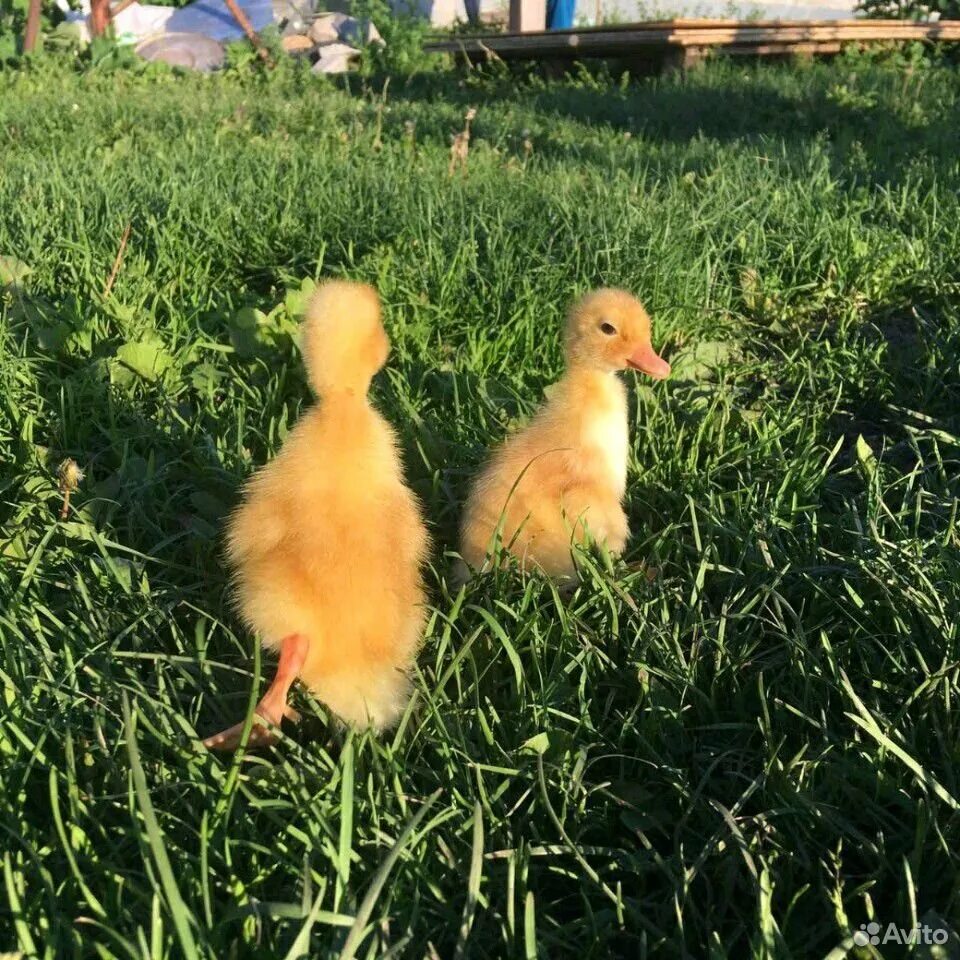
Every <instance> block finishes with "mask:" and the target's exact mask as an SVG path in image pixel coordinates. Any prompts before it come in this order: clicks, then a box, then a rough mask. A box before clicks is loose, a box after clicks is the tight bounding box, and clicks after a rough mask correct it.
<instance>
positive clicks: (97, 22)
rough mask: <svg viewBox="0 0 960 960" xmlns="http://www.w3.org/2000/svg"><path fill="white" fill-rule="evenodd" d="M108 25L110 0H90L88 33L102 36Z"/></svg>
mask: <svg viewBox="0 0 960 960" xmlns="http://www.w3.org/2000/svg"><path fill="white" fill-rule="evenodd" d="M109 25H110V0H90V33H91V35H92V36H94V37H102V36H103V35H104V34H105V33H106V32H107V27H108V26H109Z"/></svg>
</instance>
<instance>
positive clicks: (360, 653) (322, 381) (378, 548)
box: [204, 281, 428, 750]
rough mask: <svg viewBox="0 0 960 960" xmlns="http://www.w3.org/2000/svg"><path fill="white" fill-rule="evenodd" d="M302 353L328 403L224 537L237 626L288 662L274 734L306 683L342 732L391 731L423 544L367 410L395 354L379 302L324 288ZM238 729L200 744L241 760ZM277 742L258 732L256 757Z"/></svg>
mask: <svg viewBox="0 0 960 960" xmlns="http://www.w3.org/2000/svg"><path fill="white" fill-rule="evenodd" d="M302 349H303V357H304V361H305V363H306V368H307V374H308V376H309V379H310V382H311V384H312V386H313V388H314V390H315V391H316V393H317V395H318V397H319V400H320V402H319V403H318V404H317V405H316V406H314V407H313V408H312V409H311V410H309V411H308V412H307V413H306V414H304V415H303V417H301V419H300V421H299V422H298V423H297V425H296V426H295V427H294V429H293V430H292V431H291V433H290V435H289V436H288V437H287V439H286V441H285V442H284V444H283V448H282V449H281V450H280V452H279V453H278V454H277V456H276V458H275V459H274V460H273V461H272V462H271V463H269V464H267V465H266V466H264V467H263V468H262V469H260V470H259V471H258V472H257V473H256V474H255V475H254V476H253V478H252V479H251V480H250V482H249V484H248V485H247V487H246V490H245V494H244V502H243V503H242V504H241V506H240V507H239V508H238V509H237V511H236V512H235V513H234V515H233V516H232V518H231V519H230V521H229V525H228V528H227V554H228V558H229V561H230V563H231V565H232V566H233V567H234V569H235V574H236V587H237V600H238V606H239V609H240V612H241V613H242V615H243V617H244V619H245V620H246V622H247V623H248V624H249V626H250V628H251V629H252V630H254V631H256V632H257V633H258V634H260V636H261V638H262V642H263V644H264V646H265V647H267V648H269V649H271V650H279V652H280V661H279V664H278V667H277V672H276V676H275V677H274V680H273V682H272V683H271V684H270V687H269V689H268V690H267V691H266V693H265V694H264V696H263V698H262V699H261V700H260V703H259V704H258V706H257V708H256V712H257V715H258V716H259V717H260V718H262V719H263V720H266V721H267V722H268V723H270V724H272V725H274V726H279V725H280V721H281V719H282V718H283V716H284V715H286V714H287V713H288V712H289V708H288V707H287V695H288V693H289V690H290V687H291V685H292V684H293V682H294V680H296V679H297V678H299V679H300V680H301V681H303V683H304V684H305V685H306V686H307V687H308V688H309V689H310V690H311V691H312V692H313V693H314V694H315V695H316V696H317V697H318V698H319V699H320V700H321V701H323V702H324V703H325V704H326V705H327V706H328V707H329V708H330V709H331V710H332V711H333V713H335V714H336V715H337V716H339V717H340V718H341V719H342V720H344V721H345V722H347V723H349V724H353V725H358V726H371V727H373V728H375V729H382V728H384V727H388V726H389V725H390V724H392V723H393V722H394V721H396V720H397V719H398V717H399V715H400V713H401V712H402V711H403V709H404V707H405V706H406V704H407V701H408V698H409V694H410V686H411V680H410V670H411V667H412V665H413V661H414V657H415V656H416V653H417V650H418V647H419V645H420V642H421V637H422V633H423V624H424V616H425V611H424V587H423V581H422V577H421V571H420V568H421V564H422V563H423V560H424V558H425V556H426V553H427V549H428V535H427V530H426V527H425V526H424V522H423V518H422V516H421V511H420V507H419V504H418V503H417V500H416V498H415V497H414V495H413V493H412V492H411V491H410V490H409V489H408V488H407V486H406V485H405V483H404V478H403V465H402V463H401V461H400V456H399V453H398V450H397V439H396V436H395V435H394V432H393V430H392V429H391V427H390V426H389V425H388V424H387V423H386V421H385V420H384V419H383V418H382V417H381V416H380V415H379V414H378V413H377V412H376V410H374V409H373V407H372V406H371V405H370V401H369V399H368V397H367V391H368V389H369V386H370V381H371V380H372V378H373V376H374V374H375V373H376V372H377V371H378V370H379V369H380V368H381V367H382V366H383V365H384V363H385V362H386V359H387V354H388V353H389V350H390V341H389V340H388V339H387V334H386V332H385V331H384V329H383V325H382V323H381V320H380V302H379V299H378V297H377V294H376V291H374V290H373V289H372V288H371V287H368V286H366V285H363V284H357V283H347V282H342V281H332V282H329V283H326V284H324V285H323V286H322V287H320V289H319V290H318V291H317V292H316V293H315V294H314V297H313V300H312V301H311V303H310V307H309V309H308V311H307V317H306V320H305V322H304V326H303V333H302ZM242 727H243V725H242V724H236V725H235V726H233V727H231V728H230V729H228V730H225V731H223V732H222V733H219V734H216V735H215V736H212V737H209V738H208V739H207V740H205V741H204V743H205V745H206V746H207V747H210V748H213V749H223V750H229V749H235V748H236V746H237V745H238V743H239V740H240V733H241V731H242ZM272 739H273V736H272V734H271V733H270V732H269V731H268V730H267V728H266V727H264V726H263V725H262V724H259V723H256V724H255V725H254V727H253V730H252V732H251V735H250V743H252V744H257V743H265V742H270V741H271V740H272Z"/></svg>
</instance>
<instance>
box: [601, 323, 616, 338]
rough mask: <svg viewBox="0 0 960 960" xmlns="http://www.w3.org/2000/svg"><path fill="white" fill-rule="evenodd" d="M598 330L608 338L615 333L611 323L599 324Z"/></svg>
mask: <svg viewBox="0 0 960 960" xmlns="http://www.w3.org/2000/svg"><path fill="white" fill-rule="evenodd" d="M600 329H601V330H602V331H603V332H604V333H605V334H606V335H607V336H608V337H612V336H613V335H614V334H615V333H616V332H617V328H616V327H615V326H614V325H613V324H612V323H606V322H604V323H601V324H600Z"/></svg>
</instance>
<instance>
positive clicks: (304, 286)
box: [283, 277, 317, 320]
mask: <svg viewBox="0 0 960 960" xmlns="http://www.w3.org/2000/svg"><path fill="white" fill-rule="evenodd" d="M316 289H317V285H316V283H315V282H314V281H313V279H312V278H310V277H307V278H306V279H305V280H304V281H303V283H301V284H300V288H299V289H296V288H293V289H291V290H288V291H287V295H286V297H285V298H284V301H283V302H284V306H285V307H286V308H287V314H288V315H289V316H290V317H293V318H294V319H297V320H299V319H300V318H301V317H303V315H304V314H305V313H306V312H307V305H308V304H309V303H310V298H311V297H312V296H313V292H314V290H316Z"/></svg>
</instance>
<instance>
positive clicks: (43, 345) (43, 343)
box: [36, 323, 73, 353]
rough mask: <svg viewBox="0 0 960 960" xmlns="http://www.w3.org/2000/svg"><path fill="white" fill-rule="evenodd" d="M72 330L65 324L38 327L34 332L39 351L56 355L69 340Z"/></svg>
mask: <svg viewBox="0 0 960 960" xmlns="http://www.w3.org/2000/svg"><path fill="white" fill-rule="evenodd" d="M72 333H73V329H72V328H71V327H70V325H69V324H67V323H57V324H54V325H53V326H52V327H38V328H37V330H36V335H37V344H38V345H39V347H40V349H41V350H48V351H49V352H50V353H58V352H59V351H61V350H62V349H63V347H64V345H65V344H66V342H67V340H69V339H70V335H71V334H72Z"/></svg>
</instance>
